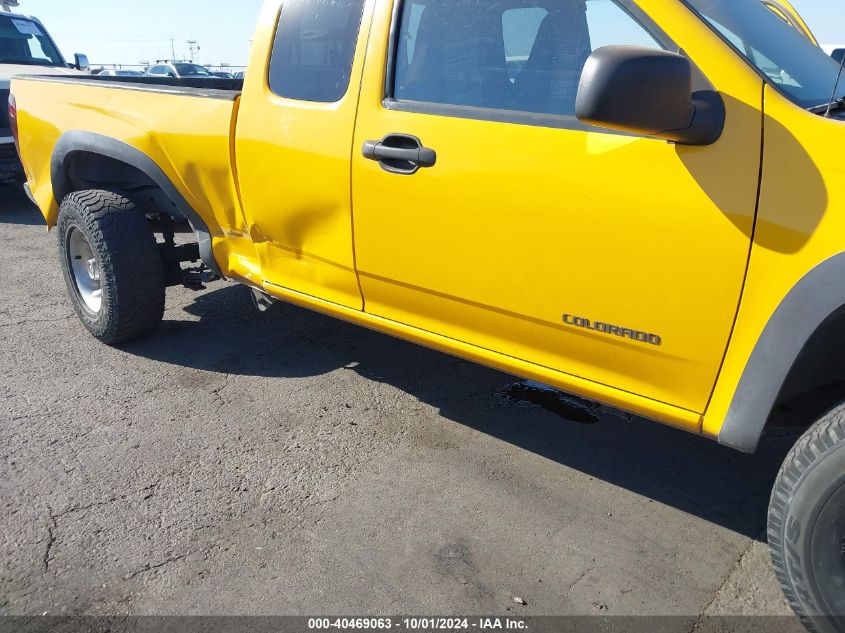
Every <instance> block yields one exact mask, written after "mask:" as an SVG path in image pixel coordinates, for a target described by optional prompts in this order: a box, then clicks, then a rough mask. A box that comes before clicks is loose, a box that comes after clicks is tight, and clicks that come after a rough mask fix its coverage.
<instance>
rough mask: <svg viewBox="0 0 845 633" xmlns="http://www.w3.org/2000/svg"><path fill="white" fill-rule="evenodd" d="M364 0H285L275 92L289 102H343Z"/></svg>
mask: <svg viewBox="0 0 845 633" xmlns="http://www.w3.org/2000/svg"><path fill="white" fill-rule="evenodd" d="M363 12H364V0H285V2H284V3H283V5H282V12H281V14H280V16H279V25H278V29H277V31H276V41H275V43H274V45H273V54H272V57H271V59H270V89H271V90H272V91H273V92H275V93H276V94H278V95H280V96H282V97H287V98H289V99H299V100H302V101H320V102H326V103H331V102H335V101H339V100H340V99H341V98H342V97H343V95H344V94H346V90H347V88H348V87H349V77H350V73H351V72H352V60H353V58H354V57H355V45H356V43H357V41H358V31H359V30H360V28H361V18H362V17H363Z"/></svg>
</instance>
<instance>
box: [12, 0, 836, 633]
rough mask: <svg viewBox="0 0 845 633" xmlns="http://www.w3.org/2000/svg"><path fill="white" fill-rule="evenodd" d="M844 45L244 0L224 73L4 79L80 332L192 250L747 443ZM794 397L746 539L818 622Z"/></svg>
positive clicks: (721, 24) (120, 314)
mask: <svg viewBox="0 0 845 633" xmlns="http://www.w3.org/2000/svg"><path fill="white" fill-rule="evenodd" d="M841 70H842V69H841V67H840V65H839V64H837V63H836V62H835V61H833V60H832V59H831V58H829V57H828V56H826V55H825V54H824V53H823V51H822V50H821V49H820V48H819V47H818V46H817V45H816V44H815V42H813V41H811V40H810V39H809V38H808V37H807V35H806V34H805V33H803V32H802V31H801V30H800V29H797V28H795V27H794V25H792V24H790V23H789V21H787V20H784V19H783V16H782V15H778V13H777V12H774V11H771V10H770V8H768V7H767V6H766V4H765V3H761V2H759V0H530V1H529V0H497V1H496V2H489V1H487V0H284V2H282V1H280V0H267V2H266V3H265V5H264V8H263V11H262V15H261V18H260V22H259V25H258V29H257V33H256V35H255V39H254V45H253V51H252V57H251V61H250V66H249V72H248V73H247V75H246V80H245V81H244V82H240V81H229V82H226V81H224V80H221V82H219V83H217V84H215V85H214V86H213V87H212V86H210V85H209V84H207V83H199V82H198V83H191V81H190V80H182V81H177V80H169V79H167V78H150V77H145V78H128V77H81V78H77V77H39V76H31V77H18V78H16V79H15V80H14V81H13V84H12V97H11V104H10V105H11V109H12V113H13V120H14V122H15V125H16V129H17V134H18V135H19V140H20V147H21V153H22V159H23V165H24V168H25V171H26V177H27V190H28V191H29V192H30V195H31V197H32V199H33V200H34V201H35V203H36V204H37V205H38V206H39V208H40V209H41V211H42V213H43V215H44V217H45V219H46V221H47V225H48V226H49V227H51V228H55V234H56V235H57V237H58V250H59V253H60V262H61V268H62V270H63V272H64V277H65V280H66V283H67V288H68V292H69V295H70V299H71V301H72V303H73V306H74V307H75V310H76V312H77V313H78V315H79V318H80V319H81V321H82V323H83V324H84V326H85V327H86V328H87V329H88V330H89V331H90V332H91V334H93V335H94V336H95V337H97V338H98V339H100V340H101V341H103V342H104V343H106V344H119V343H121V342H124V341H128V340H130V339H134V338H137V337H140V336H143V335H145V334H148V333H150V332H152V331H153V330H155V329H156V328H157V326H158V325H159V322H160V321H161V319H162V312H163V309H164V303H165V289H166V287H168V286H171V285H178V284H182V283H184V284H188V285H196V284H202V283H205V282H209V281H211V280H212V279H213V278H217V277H219V278H223V279H227V280H230V281H234V282H239V283H241V284H245V285H246V286H248V287H249V288H251V289H252V292H253V294H254V297H255V300H256V303H257V304H258V306H259V307H267V306H268V305H270V304H271V303H272V302H274V301H278V300H283V301H288V302H292V303H295V304H298V305H300V306H305V307H307V308H311V309H314V310H317V311H320V312H323V313H326V314H329V315H333V316H335V317H338V318H341V319H346V320H348V321H351V322H353V323H357V324H360V325H362V326H367V327H370V328H374V329H376V330H380V331H382V332H386V333H389V334H392V335H395V336H399V337H403V338H406V339H409V340H412V341H416V342H418V343H420V344H423V345H428V346H431V347H433V348H436V349H439V350H443V351H446V352H449V353H452V354H455V355H458V356H461V357H464V358H467V359H472V360H474V361H478V362H480V363H484V364H487V365H490V366H492V367H496V368H499V369H501V370H505V371H507V372H510V373H514V374H518V375H521V376H524V377H527V378H530V379H533V380H537V381H541V382H543V383H547V384H550V385H552V386H554V387H557V388H559V389H562V390H565V391H568V392H572V393H575V394H579V395H581V396H583V397H586V398H590V399H593V400H596V401H599V402H603V403H607V404H609V405H612V406H615V407H618V408H621V409H624V410H626V411H630V412H633V413H635V414H639V415H642V416H645V417H648V418H651V419H654V420H657V421H660V422H663V423H666V424H669V425H672V426H675V427H678V428H679V429H683V430H686V431H689V432H692V433H697V434H701V435H704V436H706V437H709V438H712V439H714V440H717V441H718V442H720V443H721V444H723V445H725V446H728V447H732V448H734V449H738V450H740V451H746V452H753V451H754V450H755V449H756V447H757V445H758V442H759V440H760V437H761V435H762V434H763V433H764V431H765V429H766V426H767V422H768V421H769V419H770V413H771V412H772V411H773V408H774V407H776V406H777V405H778V404H779V403H780V402H782V401H783V400H784V398H786V397H787V396H789V395H790V394H796V393H802V392H806V391H809V390H812V389H814V388H820V387H824V386H826V385H828V384H829V383H830V382H832V381H833V376H835V373H836V369H838V368H839V366H840V365H841V362H840V361H841V358H842V345H843V340H845V161H843V160H842V159H841V156H840V150H841V148H842V147H843V146H845V99H843V98H842V97H843V95H845V81H842V79H843V76H842V75H841V72H840V71H841ZM179 232H183V233H184V232H187V233H188V234H189V235H193V236H195V239H194V240H193V241H191V242H190V243H182V242H184V239H182V240H180V241H179V242H177V240H175V239H174V235H175V234H176V233H179ZM804 423H805V424H806V426H808V427H809V430H808V431H807V432H806V435H804V436H803V438H802V439H801V440H800V441H799V442H798V443H797V445H796V446H795V447H794V449H793V450H792V452H791V453H790V454H789V455H788V457H787V459H786V461H785V463H784V466H783V469H782V471H781V473H780V475H779V476H778V478H777V481H776V482H775V484H774V490H773V493H772V498H771V506H770V513H769V519H768V540H769V543H770V545H771V550H772V556H773V562H774V568H775V571H776V573H777V576H778V578H779V580H780V582H781V584H782V585H783V589H784V591H785V593H786V596H787V598H788V599H789V602H790V603H791V604H792V606H793V608H794V609H795V611H796V612H797V613H798V614H799V616H800V617H801V618H802V620H803V622H804V623H805V624H806V625H807V626H808V627H810V628H811V629H813V630H817V631H845V552H844V551H843V547H845V405H843V404H840V405H837V406H832V407H830V409H829V410H828V411H827V412H826V413H824V414H823V415H821V416H819V417H818V418H817V419H807V420H804ZM706 476H707V473H702V477H706Z"/></svg>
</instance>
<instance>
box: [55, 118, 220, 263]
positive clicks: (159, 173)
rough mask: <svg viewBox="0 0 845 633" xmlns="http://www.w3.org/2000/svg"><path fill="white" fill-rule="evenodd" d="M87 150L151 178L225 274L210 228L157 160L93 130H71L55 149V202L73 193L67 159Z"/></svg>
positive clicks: (205, 254)
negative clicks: (217, 258)
mask: <svg viewBox="0 0 845 633" xmlns="http://www.w3.org/2000/svg"><path fill="white" fill-rule="evenodd" d="M79 152H85V153H88V154H95V155H99V156H105V157H107V158H111V159H113V160H116V161H118V162H121V163H125V164H127V165H129V166H131V167H134V168H135V169H137V170H138V171H140V172H141V173H143V174H145V175H146V176H147V177H148V178H150V180H152V181H153V182H154V183H155V184H156V185H157V186H158V187H159V188H160V189H161V190H162V191H163V192H164V194H165V195H166V196H167V197H168V198H169V199H170V201H171V202H172V203H173V206H174V209H175V210H176V212H178V213H179V214H181V216H182V217H183V218H184V219H185V220H187V221H188V223H189V224H190V225H191V228H192V229H193V230H194V233H196V236H197V242H198V243H199V249H200V257H202V261H203V263H204V264H205V265H206V266H207V267H208V268H210V269H211V270H212V271H213V272H214V273H215V274H217V275H219V276H221V277H222V276H223V275H222V273H221V272H220V269H219V267H218V266H217V263H216V262H215V261H214V253H213V251H212V242H211V231H210V230H209V228H208V225H207V224H206V223H205V221H204V220H203V219H202V217H201V216H200V214H199V213H197V211H196V210H195V209H194V208H193V207H192V206H191V205H190V204H188V201H187V200H185V198H184V196H183V195H182V194H181V193H179V190H178V189H176V187H175V186H174V185H173V183H172V182H171V181H170V179H169V178H168V177H167V174H165V173H164V171H163V170H162V169H161V167H159V166H158V165H157V164H156V163H155V161H153V160H152V159H151V158H150V157H149V156H147V155H146V154H144V153H143V152H141V151H140V150H138V149H136V148H134V147H132V146H131V145H128V144H126V143H124V142H122V141H118V140H116V139H113V138H109V137H108V136H102V135H100V134H95V133H93V132H84V131H71V132H65V133H64V134H62V136H61V137H60V138H59V140H58V142H57V143H56V145H55V147H54V148H53V155H52V157H51V160H50V178H51V181H52V185H53V197H54V198H55V200H56V204H61V202H62V200H63V199H64V197H65V196H66V195H67V194H68V193H71V191H72V186H71V183H70V178H69V177H68V173H67V169H66V165H67V162H68V159H69V158H70V157H71V156H72V155H73V154H75V153H79Z"/></svg>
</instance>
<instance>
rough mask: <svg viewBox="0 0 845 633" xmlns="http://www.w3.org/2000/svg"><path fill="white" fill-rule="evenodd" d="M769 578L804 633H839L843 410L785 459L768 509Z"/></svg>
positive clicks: (843, 563) (844, 544)
mask: <svg viewBox="0 0 845 633" xmlns="http://www.w3.org/2000/svg"><path fill="white" fill-rule="evenodd" d="M768 537H769V546H770V548H771V552H772V562H773V564H774V568H775V574H776V575H777V577H778V580H779V581H780V583H781V586H782V587H783V591H784V594H785V595H786V598H787V600H788V601H789V603H790V605H791V606H792V608H793V610H794V611H795V613H796V614H797V615H798V616H799V617H800V618H801V620H802V622H803V623H804V625H805V626H806V627H807V629H808V630H810V631H814V632H817V633H834V632H836V633H841V632H843V631H845V406H840V407H838V408H837V409H835V410H833V411H831V412H830V413H828V414H827V415H825V416H824V417H822V418H821V419H820V420H819V421H818V422H816V423H815V424H814V425H813V426H812V427H811V428H810V430H808V431H807V432H806V433H805V434H804V435H803V436H802V437H801V439H800V440H798V443H797V444H796V445H795V446H794V447H793V449H792V451H791V452H790V453H789V455H788V456H787V457H786V461H785V462H784V464H783V467H782V468H781V471H780V474H779V475H778V478H777V480H776V482H775V487H774V490H773V492H772V499H771V503H770V505H769V521H768Z"/></svg>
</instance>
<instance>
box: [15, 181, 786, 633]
mask: <svg viewBox="0 0 845 633" xmlns="http://www.w3.org/2000/svg"><path fill="white" fill-rule="evenodd" d="M2 197H3V200H2V201H0V360H2V365H0V366H2V373H0V429H2V441H0V529H1V530H2V531H0V614H7V615H8V614H42V613H49V614H54V615H57V614H68V613H70V614H263V615H268V614H323V613H332V614H402V613H404V614H448V613H452V614H455V613H465V614H470V613H472V614H488V613H497V614H510V613H514V614H517V615H523V616H528V615H540V614H558V615H560V614H600V615H617V614H637V615H643V614H648V615H682V616H688V617H690V618H691V619H692V620H691V621H692V622H693V625H692V626H694V623H695V620H696V618H699V617H700V616H702V615H704V614H736V613H740V614H768V615H778V614H788V613H789V610H788V607H787V606H786V604H785V602H784V601H783V599H782V598H781V595H780V590H779V588H778V587H777V584H776V581H775V579H774V576H773V573H772V572H771V569H770V565H769V561H768V553H767V549H766V545H765V543H764V536H763V532H764V524H765V513H766V505H767V502H768V495H769V491H770V487H771V484H772V482H773V480H774V477H775V474H776V471H777V469H778V468H779V465H780V463H781V460H782V458H783V456H784V455H785V453H786V451H787V450H788V449H789V446H790V444H791V442H794V440H795V437H796V434H795V432H794V431H792V430H782V431H778V432H776V433H775V434H774V435H772V436H771V437H768V438H767V439H765V440H764V443H763V447H762V449H761V451H760V452H759V453H758V454H757V455H756V456H753V457H750V456H746V455H741V454H738V453H735V452H732V451H730V450H728V449H724V448H721V447H719V446H717V445H715V444H713V443H711V442H709V441H707V440H704V439H701V438H697V437H694V436H691V435H687V434H685V433H682V432H680V431H676V430H673V429H669V428H666V427H663V426H660V425H658V424H656V423H652V422H647V421H644V420H639V419H634V420H626V419H624V418H622V417H620V416H618V415H615V414H614V412H610V411H604V410H603V411H601V412H600V413H599V415H598V418H597V419H598V421H597V422H596V421H595V419H593V418H592V417H591V416H589V415H587V416H583V415H578V411H577V410H574V409H572V410H571V411H572V415H569V414H568V413H567V407H566V406H563V407H547V408H552V409H555V411H556V412H552V411H549V410H547V408H543V407H541V406H538V405H537V404H532V403H531V402H529V401H525V400H531V397H529V396H526V395H525V393H527V391H526V390H525V389H524V387H523V386H520V385H517V386H516V387H514V386H513V385H514V383H518V379H516V378H514V377H511V376H507V375H505V374H502V373H499V372H496V371H492V370H489V369H486V368H483V367H479V366H477V365H474V364H471V363H468V362H464V361H461V360H457V359H455V358H452V357H449V356H446V355H443V354H440V353H437V352H433V351H430V350H427V349H423V348H420V347H416V346H414V345H412V344H409V343H405V342H401V341H397V340H394V339H392V338H389V337H387V336H383V335H381V334H377V333H374V332H370V331H367V330H364V329H360V328H357V327H355V326H352V325H348V324H345V323H342V322H338V321H335V320H332V319H330V318H327V317H324V316H320V315H317V314H313V313H311V312H308V311H305V310H302V309H299V308H295V307H292V306H287V305H280V306H279V307H277V308H275V309H274V310H273V311H271V312H270V313H267V314H260V313H258V312H257V311H255V310H254V309H253V308H252V306H251V305H250V304H249V302H248V300H247V295H246V293H245V291H244V289H243V288H239V287H237V286H234V285H230V284H227V283H217V284H213V285H212V286H211V287H209V288H208V290H206V291H203V292H199V293H194V292H192V291H189V290H186V289H181V288H179V289H172V290H170V291H168V310H167V313H166V315H165V320H164V323H163V325H162V327H161V330H160V331H159V332H158V333H157V334H155V335H153V336H152V337H150V338H148V339H146V340H143V341H139V342H135V343H132V344H129V345H126V346H123V347H122V348H120V349H113V348H109V347H105V346H103V345H101V344H99V343H97V342H96V341H95V340H94V339H93V338H91V337H90V336H88V335H87V333H86V332H85V331H84V330H83V328H82V326H81V325H80V324H79V323H78V322H77V319H76V317H75V316H74V315H73V313H72V309H71V307H70V304H69V302H68V300H67V299H66V295H65V288H64V284H63V280H62V276H61V273H60V270H59V266H58V259H57V248H56V245H55V237H54V235H52V234H48V233H47V232H46V230H45V227H44V225H43V221H42V220H41V217H40V215H39V214H38V211H37V210H36V209H35V208H34V207H32V206H31V205H30V204H29V203H28V202H27V201H26V200H25V199H23V198H22V197H20V196H11V195H10V194H9V192H4V193H2ZM528 391H530V390H528ZM546 404H548V403H546ZM588 422H595V423H588ZM515 597H519V598H521V599H522V601H524V602H526V603H527V604H524V605H523V604H518V603H517V602H515V600H514V598H515ZM781 624H783V625H784V626H787V625H788V626H787V628H789V626H792V625H793V624H794V622H793V621H792V620H786V619H784V620H783V621H782V622H781ZM792 630H798V629H797V628H794V629H792Z"/></svg>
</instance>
